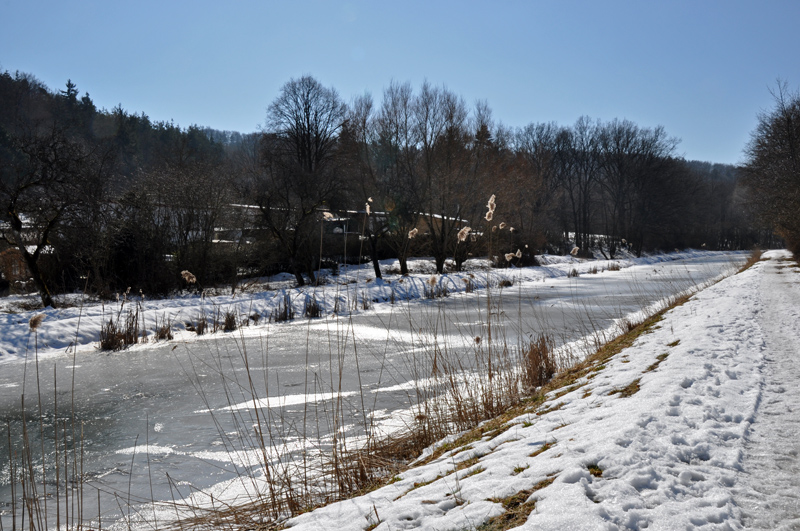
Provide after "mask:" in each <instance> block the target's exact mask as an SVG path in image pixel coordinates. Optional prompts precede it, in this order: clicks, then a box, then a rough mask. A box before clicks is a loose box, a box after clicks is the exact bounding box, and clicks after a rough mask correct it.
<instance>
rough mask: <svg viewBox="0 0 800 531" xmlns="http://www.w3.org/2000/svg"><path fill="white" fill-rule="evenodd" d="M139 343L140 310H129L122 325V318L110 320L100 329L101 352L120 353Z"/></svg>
mask: <svg viewBox="0 0 800 531" xmlns="http://www.w3.org/2000/svg"><path fill="white" fill-rule="evenodd" d="M138 342H139V310H138V308H137V309H136V311H131V310H128V314H127V316H126V317H125V322H124V323H120V316H119V315H117V319H116V320H114V318H113V317H112V318H110V319H109V320H108V322H107V323H106V324H104V325H102V326H101V327H100V350H111V351H118V350H124V349H126V348H128V347H129V346H131V345H135V344H136V343H138Z"/></svg>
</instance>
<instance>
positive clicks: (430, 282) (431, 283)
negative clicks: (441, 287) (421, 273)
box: [428, 275, 436, 287]
mask: <svg viewBox="0 0 800 531" xmlns="http://www.w3.org/2000/svg"><path fill="white" fill-rule="evenodd" d="M428 285H429V286H431V287H433V286H435V285H436V275H431V278H429V279H428Z"/></svg>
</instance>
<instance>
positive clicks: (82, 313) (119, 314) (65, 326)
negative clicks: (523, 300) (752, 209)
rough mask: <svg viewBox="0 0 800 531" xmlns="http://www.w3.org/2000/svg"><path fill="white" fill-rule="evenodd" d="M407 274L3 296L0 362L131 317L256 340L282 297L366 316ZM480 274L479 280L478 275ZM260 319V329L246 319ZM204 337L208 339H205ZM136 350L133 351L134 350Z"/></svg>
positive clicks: (425, 263)
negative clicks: (34, 325) (106, 296)
mask: <svg viewBox="0 0 800 531" xmlns="http://www.w3.org/2000/svg"><path fill="white" fill-rule="evenodd" d="M713 255H714V253H713V252H710V251H695V250H687V251H682V252H675V253H670V254H667V255H655V256H646V257H642V258H633V257H622V258H620V259H619V260H591V261H587V260H580V259H576V258H573V257H571V256H566V257H563V256H540V257H538V258H539V260H540V262H541V263H542V264H543V266H542V267H535V268H510V269H506V270H490V269H488V268H487V264H486V263H485V262H482V261H478V260H471V261H470V262H469V263H467V264H466V265H467V271H465V272H463V273H451V274H447V275H441V276H438V275H436V276H435V277H434V278H435V281H436V283H437V285H438V286H446V287H447V289H448V291H450V292H459V291H464V290H465V287H466V285H467V282H465V281H466V280H468V281H469V283H470V284H471V285H472V287H473V288H475V289H481V288H483V287H485V284H486V283H487V282H492V283H497V282H500V281H501V280H503V279H510V280H512V281H514V282H518V281H521V282H527V281H537V280H538V281H541V280H545V279H551V278H565V277H567V276H568V274H569V273H570V272H571V271H572V270H573V269H574V270H575V271H576V272H578V273H580V274H584V273H589V272H592V271H594V272H597V271H604V270H607V269H609V268H610V267H612V266H618V267H621V268H626V267H630V266H633V265H642V264H653V263H658V262H664V261H672V260H681V259H687V258H700V257H703V256H713ZM381 267H382V268H383V269H384V270H385V271H394V270H396V271H399V266H398V265H397V261H396V260H388V261H385V262H382V263H381ZM409 267H410V269H411V271H412V274H411V275H409V276H408V277H401V276H399V275H397V274H393V275H384V276H385V278H384V279H378V280H375V275H374V272H373V271H372V266H371V265H364V266H360V267H348V268H342V273H341V274H340V275H338V276H335V277H334V276H327V277H325V282H324V283H323V285H321V286H316V287H313V286H307V287H304V288H294V287H293V286H294V284H295V282H294V277H292V276H291V275H280V276H277V277H274V278H269V279H260V281H254V282H253V283H252V284H251V285H250V286H248V284H247V283H244V284H243V286H241V287H240V289H239V291H238V292H237V293H236V294H234V295H215V296H211V295H205V296H201V295H199V294H182V295H177V296H173V297H169V298H163V299H151V298H149V297H148V294H146V293H144V294H139V293H135V290H134V291H132V292H131V293H129V294H127V295H126V294H120V296H119V301H114V302H104V303H103V302H98V301H89V300H86V299H84V298H83V297H82V296H81V295H70V296H66V297H61V301H62V303H64V304H62V306H63V307H60V308H56V309H54V308H47V309H44V310H30V309H28V308H30V307H31V306H35V305H36V303H37V302H38V297H37V296H36V295H29V296H15V297H5V298H2V299H0V363H3V362H8V361H13V360H19V359H24V358H25V356H26V354H27V353H28V352H30V351H31V350H33V348H34V344H33V341H34V340H35V341H37V344H36V348H37V349H38V355H39V356H40V357H43V356H48V355H53V354H59V353H64V352H65V351H66V350H68V349H72V348H77V349H78V350H91V349H94V348H97V346H98V341H99V337H100V328H101V326H102V325H103V324H104V323H107V322H108V321H109V319H113V320H114V321H117V320H120V321H123V322H124V320H125V318H126V316H127V314H128V312H129V311H138V314H139V319H140V329H143V330H144V331H146V332H147V334H148V335H149V336H150V337H152V334H153V331H154V329H155V327H156V320H158V321H159V323H162V322H164V321H165V320H166V321H169V322H171V323H172V325H173V329H174V332H175V340H176V341H182V342H184V341H194V340H197V339H198V337H197V335H196V334H195V333H193V332H187V331H185V324H186V323H193V322H196V321H197V318H198V316H200V315H205V316H206V317H207V319H209V321H210V320H211V319H212V318H213V316H214V315H215V314H216V315H222V314H224V313H225V312H234V313H235V314H236V315H237V316H238V321H239V322H240V323H243V324H245V325H247V326H246V328H245V330H243V331H240V334H244V335H247V334H248V333H249V334H252V335H259V334H261V333H263V330H264V326H265V324H264V323H266V322H267V321H268V320H269V317H270V315H272V312H273V311H274V310H275V309H276V308H278V307H279V305H280V304H282V303H283V302H284V301H285V300H286V298H285V297H288V300H290V301H291V304H292V306H293V308H294V311H295V313H296V314H297V315H298V316H301V315H302V314H303V311H304V309H305V307H306V304H307V303H308V302H309V301H310V300H311V299H312V297H313V298H314V299H315V300H316V301H317V303H318V304H319V305H320V306H321V307H322V309H323V312H324V313H326V314H330V313H331V312H333V311H335V310H336V309H337V308H339V310H340V311H341V310H342V309H346V311H348V312H349V311H353V312H358V311H363V310H362V308H363V306H364V305H363V304H361V303H360V301H362V300H363V299H367V300H369V301H370V302H369V305H370V306H371V305H372V304H374V303H381V302H389V301H390V300H391V299H392V297H394V299H396V300H404V299H418V298H422V297H424V293H425V289H426V286H428V284H427V283H428V282H430V279H431V277H432V275H433V273H435V270H434V267H433V261H432V259H416V260H411V261H409ZM477 271H481V273H480V274H475V273H476V272H477ZM38 314H44V321H43V322H42V324H41V325H40V326H39V328H38V329H37V330H36V335H35V337H34V335H33V334H32V333H31V330H30V327H29V322H30V320H31V318H32V317H33V316H34V315H38ZM256 315H257V316H258V317H259V321H258V322H259V323H260V325H259V324H257V323H256V322H255V321H253V320H252V319H249V318H248V317H249V316H256ZM205 337H206V338H208V337H210V336H205ZM134 348H135V347H134Z"/></svg>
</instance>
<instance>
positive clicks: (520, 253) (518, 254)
mask: <svg viewBox="0 0 800 531" xmlns="http://www.w3.org/2000/svg"><path fill="white" fill-rule="evenodd" d="M514 256H516V257H517V258H522V249H517V252H516V254H515V255H514Z"/></svg>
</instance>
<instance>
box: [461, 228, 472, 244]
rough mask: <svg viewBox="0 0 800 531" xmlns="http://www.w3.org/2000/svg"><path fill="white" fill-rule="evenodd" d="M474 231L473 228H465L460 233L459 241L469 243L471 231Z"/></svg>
mask: <svg viewBox="0 0 800 531" xmlns="http://www.w3.org/2000/svg"><path fill="white" fill-rule="evenodd" d="M471 230H472V227H464V228H463V229H461V230H460V231H458V241H460V242H463V241H467V236H468V235H469V231H471Z"/></svg>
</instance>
